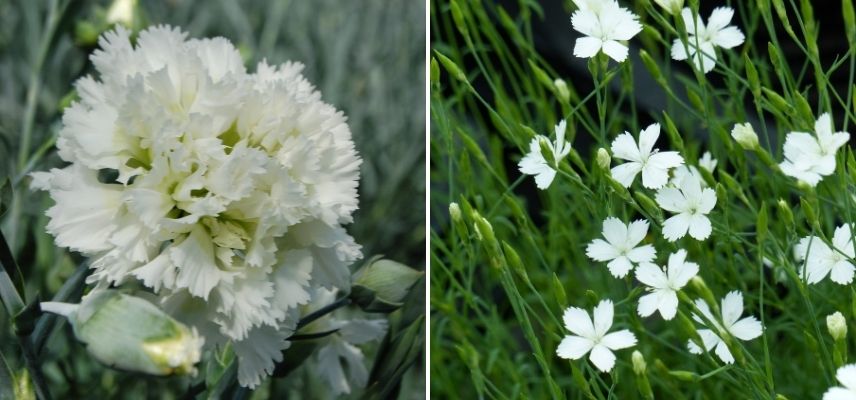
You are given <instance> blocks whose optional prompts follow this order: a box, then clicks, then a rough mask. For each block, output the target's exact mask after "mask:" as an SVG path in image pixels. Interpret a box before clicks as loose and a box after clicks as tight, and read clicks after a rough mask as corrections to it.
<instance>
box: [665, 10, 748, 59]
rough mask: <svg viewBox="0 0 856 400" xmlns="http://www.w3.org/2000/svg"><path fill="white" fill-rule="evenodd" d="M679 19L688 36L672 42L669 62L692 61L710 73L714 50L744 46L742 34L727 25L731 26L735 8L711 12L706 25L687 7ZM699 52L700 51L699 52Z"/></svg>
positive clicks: (714, 55) (714, 56)
mask: <svg viewBox="0 0 856 400" xmlns="http://www.w3.org/2000/svg"><path fill="white" fill-rule="evenodd" d="M681 16H682V17H683V19H684V25H686V27H687V34H688V35H689V37H688V38H687V42H686V43H684V42H683V41H681V39H680V38H678V39H675V41H674V42H673V43H672V59H675V60H678V61H681V60H686V59H687V58H692V59H693V61H694V62H695V64H696V66H697V67H698V68H699V69H701V70H703V71H704V73H708V72H710V71H711V70H712V69H713V67H714V66H716V51H715V50H714V48H715V47H722V48H723V49H730V48H732V47H735V46H739V45H740V44H742V43H743V39H744V36H743V32H741V31H740V29H739V28H737V27H735V26H728V24H729V23H731V17H733V16H734V9H732V8H731V7H717V8H715V9H713V12H712V13H711V14H710V18H709V19H708V20H707V26H705V24H704V22H702V20H701V17H700V16H698V15H696V18H695V20H693V13H692V11H690V9H689V8H684V9H683V10H682V11H681ZM698 49H701V52H699V51H698ZM688 50H689V53H687V51H688Z"/></svg>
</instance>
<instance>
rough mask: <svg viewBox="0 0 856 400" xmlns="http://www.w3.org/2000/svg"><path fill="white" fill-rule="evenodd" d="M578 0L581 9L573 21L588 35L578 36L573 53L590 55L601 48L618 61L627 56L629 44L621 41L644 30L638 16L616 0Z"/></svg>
mask: <svg viewBox="0 0 856 400" xmlns="http://www.w3.org/2000/svg"><path fill="white" fill-rule="evenodd" d="M575 3H576V4H577V6H578V7H579V9H578V10H577V11H575V12H574V14H573V15H572V16H571V24H572V25H573V27H574V30H576V31H577V32H580V33H582V34H583V35H585V37H581V38H579V39H577V43H576V45H574V55H575V56H577V57H581V58H591V57H594V56H595V55H597V53H598V52H600V51H601V50H602V51H603V53H604V54H606V55H608V56H609V57H611V58H612V59H613V60H615V61H618V62H622V61H624V60H625V59H627V52H628V49H627V46H626V45H624V44H621V43H620V42H619V41H624V40H630V39H631V38H633V37H634V36H636V34H638V33H639V32H641V31H642V24H640V23H639V17H638V16H637V15H636V14H633V13H632V12H631V11H630V10H628V9H626V8H623V7H621V6H619V5H618V2H617V1H615V0H604V1H592V0H576V1H575Z"/></svg>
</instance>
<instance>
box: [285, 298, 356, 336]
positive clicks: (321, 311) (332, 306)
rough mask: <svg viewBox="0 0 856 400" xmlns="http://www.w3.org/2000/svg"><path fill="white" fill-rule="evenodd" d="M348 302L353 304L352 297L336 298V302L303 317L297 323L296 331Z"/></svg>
mask: <svg viewBox="0 0 856 400" xmlns="http://www.w3.org/2000/svg"><path fill="white" fill-rule="evenodd" d="M348 304H351V299H350V298H348V297H343V298H341V299H339V300H336V301H335V302H333V303H330V304H328V305H326V306H324V307H322V308H320V309H318V310H317V311H315V312H312V313H311V314H309V315H307V316H305V317H303V318H302V319H301V320H300V322H298V323H297V329H295V330H296V331H297V330H300V328H303V327H305V326H306V325H309V324H311V323H312V322H314V321H315V320H317V319H318V318H321V317H323V316H325V315H327V314H329V313H331V312H333V311H335V310H337V309H339V308H341V307H344V306H346V305H348Z"/></svg>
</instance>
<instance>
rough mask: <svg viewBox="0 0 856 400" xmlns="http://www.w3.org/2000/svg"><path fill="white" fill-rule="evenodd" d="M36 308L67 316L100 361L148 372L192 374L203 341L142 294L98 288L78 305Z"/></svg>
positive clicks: (200, 354) (48, 303) (78, 336)
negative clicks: (133, 294)
mask: <svg viewBox="0 0 856 400" xmlns="http://www.w3.org/2000/svg"><path fill="white" fill-rule="evenodd" d="M41 307H42V310H44V311H48V312H52V313H55V314H60V315H63V316H65V317H66V318H68V321H69V323H70V324H71V326H72V328H73V329H74V335H75V336H76V337H77V339H78V340H80V341H81V342H83V343H85V344H86V349H87V350H88V351H89V353H90V354H92V355H93V356H94V357H95V358H96V359H97V360H99V361H101V362H103V363H104V364H107V365H109V366H111V367H116V368H119V369H123V370H128V371H136V372H144V373H147V374H152V375H170V374H177V375H181V374H192V375H195V374H196V368H195V367H194V365H195V364H196V363H197V362H199V359H200V357H201V356H202V345H203V343H204V339H203V338H201V337H200V336H199V335H198V334H197V333H196V330H195V329H193V330H191V329H189V328H188V327H187V326H185V325H184V324H182V323H180V322H178V321H176V320H175V319H173V318H172V317H170V316H169V315H167V314H166V313H165V312H163V311H162V310H161V309H160V308H158V307H157V306H155V305H154V304H152V303H150V302H148V301H146V300H144V299H142V298H139V297H135V296H131V295H128V294H124V293H121V292H119V291H117V290H99V291H95V292H93V293H90V294H89V295H87V296H86V297H85V298H84V299H83V300H82V301H81V303H80V304H69V303H58V302H45V303H42V304H41Z"/></svg>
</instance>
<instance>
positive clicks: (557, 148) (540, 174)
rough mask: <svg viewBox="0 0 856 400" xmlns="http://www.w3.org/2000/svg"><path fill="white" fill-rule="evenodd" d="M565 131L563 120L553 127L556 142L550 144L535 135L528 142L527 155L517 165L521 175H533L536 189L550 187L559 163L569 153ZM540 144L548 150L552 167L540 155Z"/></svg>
mask: <svg viewBox="0 0 856 400" xmlns="http://www.w3.org/2000/svg"><path fill="white" fill-rule="evenodd" d="M566 129H567V123H566V122H565V120H561V121H559V123H558V124H556V126H555V127H554V130H555V132H556V140H554V141H552V142H551V141H550V139H549V138H548V137H546V136H544V135H536V136H535V137H534V138H532V141H531V142H529V153H528V154H526V155H525V156H524V157H523V158H522V159H520V162H519V163H517V166H518V168H519V169H520V172H521V173H523V174H526V175H535V184H536V186H538V189H541V190H544V189H547V188H549V187H550V184H551V183H553V179H554V178H555V177H556V172H557V171H558V170H559V163H560V162H561V161H562V159H563V158H565V156H567V155H568V154H569V153H570V152H571V144H570V143H569V142H566V141H565V130H566ZM542 143H543V145H544V147H546V148H547V149H548V150H550V156H551V157H552V161H553V162H552V164H553V165H550V162H549V161H548V160H547V158H545V156H544V154H542V152H541V145H542Z"/></svg>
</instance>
